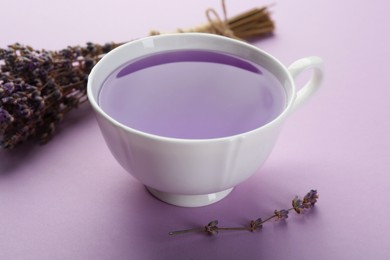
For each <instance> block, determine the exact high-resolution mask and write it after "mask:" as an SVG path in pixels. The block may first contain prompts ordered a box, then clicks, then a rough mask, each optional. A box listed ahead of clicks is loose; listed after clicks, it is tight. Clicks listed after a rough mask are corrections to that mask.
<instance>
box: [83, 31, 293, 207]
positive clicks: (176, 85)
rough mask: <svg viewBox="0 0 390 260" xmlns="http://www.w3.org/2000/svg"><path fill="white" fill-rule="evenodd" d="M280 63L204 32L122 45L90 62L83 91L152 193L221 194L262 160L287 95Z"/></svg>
mask: <svg viewBox="0 0 390 260" xmlns="http://www.w3.org/2000/svg"><path fill="white" fill-rule="evenodd" d="M290 84H292V81H291V77H290V76H289V74H288V72H287V70H286V69H285V68H284V67H283V66H282V65H281V64H280V63H279V62H277V61H276V60H275V59H274V58H272V57H271V56H269V55H268V54H266V53H263V52H261V51H260V50H258V49H257V48H255V47H252V46H250V45H248V44H245V43H242V42H239V41H236V40H231V39H227V38H224V37H219V36H214V35H203V34H179V35H165V36H154V37H149V38H145V39H141V40H138V41H134V42H130V43H128V44H125V45H123V46H121V47H118V48H117V49H115V50H114V51H112V52H110V53H109V54H107V55H106V56H105V57H103V58H102V60H101V61H100V62H99V63H98V64H97V65H96V66H95V68H94V69H93V71H92V72H91V74H90V78H89V82H88V96H89V99H90V100H91V103H92V105H93V107H94V109H95V110H96V112H97V113H96V114H97V119H98V122H99V125H100V128H101V131H102V133H103V136H104V138H105V140H106V143H107V145H108V147H109V148H110V150H111V152H112V154H113V155H114V157H115V158H116V159H117V160H118V162H119V163H120V164H121V165H122V166H123V167H124V168H125V169H126V170H127V171H128V172H129V173H131V174H132V175H133V176H134V177H136V178H137V179H138V180H139V181H140V182H141V183H143V184H145V185H146V186H147V187H148V189H149V191H150V192H151V193H152V194H153V195H155V196H156V197H158V198H159V199H161V200H163V201H165V202H168V203H170V204H174V205H178V206H190V207H192V206H204V205H208V204H211V203H214V202H216V201H219V200H220V199H222V198H223V197H225V196H226V195H227V194H229V193H230V191H231V190H232V188H233V187H234V186H236V185H237V184H239V183H240V182H242V181H244V180H245V179H247V178H248V177H250V176H251V175H252V174H253V173H254V172H256V171H257V169H258V168H259V167H260V166H261V165H262V164H263V162H264V161H265V160H266V158H267V157H268V155H269V154H270V152H271V150H272V148H273V146H274V143H275V141H276V138H277V135H278V132H279V127H280V123H281V121H282V119H283V118H284V115H285V114H286V113H287V112H286V111H287V110H288V108H289V107H290V106H291V102H292V100H293V97H292V96H293V87H292V86H291V85H290Z"/></svg>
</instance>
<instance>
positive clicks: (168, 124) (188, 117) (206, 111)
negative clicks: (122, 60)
mask: <svg viewBox="0 0 390 260" xmlns="http://www.w3.org/2000/svg"><path fill="white" fill-rule="evenodd" d="M285 96H286V95H285V91H284V88H283V86H282V85H281V83H280V82H279V81H278V80H277V79H276V78H275V76H274V75H272V74H271V73H270V72H268V71H267V70H266V69H264V68H262V67H260V66H259V65H256V64H254V63H252V62H249V61H246V60H244V59H241V58H239V57H236V56H233V55H230V54H226V53H222V52H214V51H204V50H185V51H170V52H161V53H155V54H153V55H150V56H145V57H142V58H140V59H137V60H133V61H130V62H129V63H127V64H125V65H123V66H121V67H119V68H118V69H116V70H115V71H114V72H113V73H111V75H110V76H109V77H108V78H107V79H106V80H105V82H104V84H103V86H102V88H101V90H100V93H99V105H100V107H101V108H102V109H103V110H104V111H105V112H106V113H107V114H108V115H109V116H111V117H112V118H114V119H115V120H117V121H118V122H120V123H122V124H124V125H126V126H128V127H131V128H134V129H137V130H140V131H143V132H146V133H150V134H154V135H159V136H165V137H173V138H185V139H209V138H219V137H225V136H232V135H236V134H240V133H243V132H247V131H250V130H253V129H256V128H258V127H260V126H262V125H264V124H266V123H268V122H270V121H272V120H273V119H274V118H275V117H277V116H278V115H279V114H280V113H281V112H282V111H283V109H284V107H285V102H286V101H285V99H286V97H285Z"/></svg>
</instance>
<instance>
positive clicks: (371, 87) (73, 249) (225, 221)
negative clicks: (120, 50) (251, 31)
mask: <svg viewBox="0 0 390 260" xmlns="http://www.w3.org/2000/svg"><path fill="white" fill-rule="evenodd" d="M259 4H260V5H262V3H259V1H255V0H248V1H228V2H227V6H228V12H229V13H230V14H237V13H239V12H242V11H245V10H248V9H250V8H252V7H255V6H258V5H259ZM264 4H267V3H264ZM2 6H5V9H4V10H5V11H4V10H3V12H2V24H3V26H2V28H3V29H2V32H1V34H0V45H1V47H4V46H6V45H7V44H9V43H13V42H16V41H18V42H21V43H27V44H30V45H32V46H33V47H35V48H46V49H60V48H63V47H66V46H67V45H74V44H83V43H84V42H86V41H94V42H99V43H105V42H109V41H116V42H122V41H125V40H128V39H134V38H137V37H142V36H144V35H146V34H147V32H148V31H149V30H150V29H160V30H162V31H170V30H174V29H176V28H177V27H179V26H181V27H183V28H186V27H191V26H194V25H198V24H201V23H203V22H204V21H205V20H206V19H205V18H204V17H203V16H202V15H203V13H204V10H205V9H206V8H208V7H215V8H216V9H217V10H220V7H219V2H217V1H215V2H213V3H211V2H210V1H205V0H202V1H193V0H191V1H173V0H172V1H169V0H168V1H160V2H156V1H150V0H145V1H127V2H123V1H119V0H117V1H112V2H110V5H107V4H106V3H104V2H103V1H94V2H92V1H84V2H80V1H75V0H71V1H66V2H65V1H63V2H62V3H59V2H56V3H54V2H50V1H43V0H41V1H7V3H6V4H4V5H2ZM59 7H60V8H59ZM389 7H390V4H389V2H386V1H382V0H376V1H375V0H374V1H370V2H367V1H360V2H359V1H352V0H347V1H335V0H330V1H322V2H321V1H307V0H306V1H305V0H297V1H294V2H291V1H286V0H284V1H278V2H277V4H276V5H275V6H273V7H272V12H273V17H274V19H275V21H276V25H277V31H276V34H275V36H274V37H272V38H269V39H266V40H263V41H259V42H256V43H255V44H256V45H257V46H258V47H261V48H263V49H264V50H266V51H269V52H270V53H272V54H273V55H275V56H276V57H278V58H279V59H280V60H281V61H282V62H283V63H285V64H286V65H288V64H290V63H292V62H293V61H294V60H296V59H298V58H301V57H304V56H308V55H318V56H321V57H323V58H324V60H325V62H326V79H325V83H324V85H323V88H322V90H321V91H319V93H318V95H316V96H315V97H314V98H313V99H312V100H311V101H310V102H308V103H307V104H305V105H304V106H303V107H302V109H300V110H298V111H296V113H294V114H293V115H291V117H290V118H289V119H288V120H287V122H286V124H285V127H284V128H283V129H282V130H283V131H282V134H281V136H280V139H279V142H278V143H277V146H276V148H275V150H274V152H273V154H272V155H271V157H270V158H269V160H268V161H267V163H266V165H265V166H264V168H263V169H261V171H259V172H258V173H257V174H256V175H254V176H253V177H252V178H251V179H249V180H248V181H246V182H245V183H243V184H242V185H240V186H238V187H237V188H236V189H235V190H234V191H233V192H232V193H231V194H230V195H229V196H228V197H227V198H226V199H224V200H223V201H221V202H219V203H217V204H215V205H212V206H208V207H203V208H194V209H187V208H179V207H174V206H170V205H167V204H164V203H162V202H159V201H158V200H156V199H154V198H153V197H151V196H150V195H149V194H148V193H147V192H146V190H145V189H144V188H143V186H142V185H141V184H139V183H138V182H137V181H136V180H134V179H133V178H132V177H131V176H130V175H128V174H127V173H126V172H125V171H124V170H122V169H121V168H120V166H119V165H118V164H117V163H116V162H115V161H114V159H113V158H112V156H111V155H110V153H109V151H108V149H107V148H106V146H105V144H104V142H103V139H102V137H101V134H100V132H99V129H98V126H97V123H96V121H95V119H94V116H93V114H92V113H91V109H90V108H89V107H87V106H85V107H82V108H81V109H80V110H79V111H76V112H75V113H72V115H71V116H70V118H68V120H66V121H65V123H64V124H63V125H62V127H61V131H60V132H59V133H58V135H57V136H56V137H55V138H54V140H53V141H52V142H50V143H49V144H47V145H45V146H41V147H39V146H31V145H27V146H23V147H19V148H17V149H15V150H14V151H10V152H7V151H0V259H40V260H42V259H43V260H45V259H389V258H390V248H389V246H388V245H389V242H390V233H389V232H388V230H390V221H389V219H388V216H389V214H390V209H389V207H388V205H389V202H390V196H389V195H390V190H389V188H390V187H389V186H390V160H389V155H390V138H389V132H390V120H389V118H390V102H389V97H390V88H389V80H388V74H389V58H390V49H389V47H388V46H390V34H389V33H388V32H389V31H390V30H389V29H390V18H389V16H388V11H387V10H388V9H389ZM163 10H164V11H163ZM69 13H72V16H71V17H72V18H69V17H70V16H69V15H67V14H69ZM304 79H305V76H303V77H302V79H300V80H299V81H300V82H302V81H304ZM311 188H316V189H318V191H319V194H320V200H319V203H318V207H316V209H315V210H313V211H312V212H310V213H308V214H306V215H304V216H295V215H294V214H292V215H291V216H290V218H289V219H288V221H287V222H286V223H269V224H267V225H265V227H264V229H263V230H262V231H261V232H256V233H249V232H248V233H246V232H234V233H233V232H223V233H221V234H219V235H218V236H216V237H208V236H203V235H201V234H193V235H184V236H177V237H169V236H168V235H167V234H168V232H169V231H172V230H175V229H182V228H190V227H195V226H198V225H205V224H207V223H208V222H209V221H211V220H214V219H218V220H219V221H220V223H221V224H220V225H221V226H222V225H223V226H236V225H243V224H245V223H247V222H248V220H251V219H256V218H258V217H266V216H267V215H268V214H270V213H271V212H273V210H274V209H281V208H285V207H288V206H289V204H290V200H291V199H292V198H293V196H295V195H303V194H304V193H305V192H307V191H308V190H309V189H311Z"/></svg>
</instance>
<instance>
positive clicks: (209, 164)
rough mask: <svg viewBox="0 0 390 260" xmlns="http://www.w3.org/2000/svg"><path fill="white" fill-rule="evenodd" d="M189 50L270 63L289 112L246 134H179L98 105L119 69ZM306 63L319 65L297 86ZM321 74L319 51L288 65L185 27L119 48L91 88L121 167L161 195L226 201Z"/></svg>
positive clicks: (180, 201)
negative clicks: (153, 130) (150, 129)
mask: <svg viewBox="0 0 390 260" xmlns="http://www.w3.org/2000/svg"><path fill="white" fill-rule="evenodd" d="M187 49H188V50H192V49H197V50H211V51H222V52H226V53H230V54H234V55H235V56H238V57H241V58H243V59H245V60H248V61H250V62H253V63H256V64H258V65H261V66H262V67H263V68H266V69H267V70H268V71H270V72H271V73H272V74H273V75H275V76H276V78H277V79H278V80H279V81H280V82H281V86H282V87H283V88H284V92H285V94H286V102H285V108H284V110H283V111H282V112H281V113H280V114H279V115H278V116H277V117H276V118H274V119H273V120H272V121H271V122H269V123H267V124H265V125H263V126H261V127H258V128H256V129H253V130H250V131H247V132H244V133H240V134H236V135H232V136H225V137H220V138H210V139H180V138H171V137H165V136H159V135H154V134H150V133H146V132H142V131H139V130H136V129H134V128H131V127H129V126H126V125H124V124H122V123H120V122H118V121H116V120H115V119H113V118H112V117H111V116H110V115H108V114H107V113H106V112H105V111H104V110H103V109H102V108H101V107H100V106H99V92H100V90H101V88H102V85H103V83H104V81H105V79H106V78H107V77H108V76H109V75H110V73H112V72H113V71H114V70H116V69H117V68H118V67H120V66H122V65H123V64H126V63H128V62H129V61H131V60H133V59H137V58H140V57H142V56H145V55H150V54H153V53H157V52H162V51H174V50H187ZM307 69H311V70H312V71H313V73H312V76H311V78H310V79H309V80H308V82H307V83H306V84H305V85H304V86H303V87H302V88H300V89H299V91H298V90H296V88H295V84H294V77H296V76H297V75H298V74H300V73H301V72H302V71H304V70H307ZM322 78H323V70H322V60H321V59H320V58H318V57H307V58H303V59H300V60H298V61H296V62H294V63H293V64H292V65H291V66H290V67H288V68H286V67H285V66H284V65H282V64H281V63H280V62H279V61H278V60H277V59H275V58H274V57H273V56H271V55H270V54H268V53H266V52H264V51H262V50H260V49H258V48H256V47H255V46H253V45H250V44H248V43H245V42H242V41H238V40H234V39H230V38H226V37H223V36H217V35H211V34H202V33H184V34H167V35H159V36H152V37H147V38H143V39H139V40H135V41H132V42H129V43H126V44H124V45H122V46H120V47H118V48H116V49H114V50H113V51H111V52H109V53H108V54H106V55H105V56H104V57H103V58H102V59H101V60H100V61H99V62H98V63H97V64H96V66H95V67H94V68H93V69H92V71H91V73H90V75H89V80H88V88H87V91H88V98H89V100H90V103H91V104H92V107H93V108H94V110H95V112H96V115H97V121H98V123H99V126H100V129H101V132H102V133H103V136H104V139H105V141H106V143H107V145H108V147H109V149H110V150H111V153H112V154H113V155H114V157H115V158H116V160H117V161H118V162H119V163H120V164H121V165H122V167H123V168H124V169H126V170H127V171H128V172H129V173H130V174H132V175H133V176H134V177H135V178H136V179H138V180H139V181H140V182H141V183H143V184H144V185H145V186H146V187H147V189H148V190H149V191H150V193H152V194H153V195H154V196H155V197H157V198H159V199H160V200H162V201H165V202H167V203H170V204H173V205H177V206H184V207H198V206H205V205H209V204H212V203H214V202H217V201H219V200H221V199H222V198H224V197H225V196H227V195H228V194H229V193H230V192H231V191H232V189H233V188H234V187H235V186H236V185H238V184H239V183H241V182H243V181H245V180H246V179H247V178H249V177H250V176H251V175H253V174H254V173H255V172H256V171H257V170H258V169H259V168H260V167H261V166H262V165H263V163H264V162H265V160H266V159H267V157H268V156H269V154H270V153H271V150H272V148H273V147H274V144H275V142H276V139H277V137H278V134H279V130H280V127H281V125H282V123H283V121H284V120H285V118H286V117H287V116H288V114H289V113H290V112H291V111H292V110H294V109H295V108H296V107H298V106H300V105H301V104H302V103H303V102H305V101H306V100H307V99H308V98H309V97H310V96H312V94H313V93H314V92H315V91H316V90H317V88H318V87H319V86H320V84H321V81H322ZM238 87H239V86H238ZM172 102H174V101H172ZM205 127H207V126H205Z"/></svg>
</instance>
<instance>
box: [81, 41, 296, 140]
mask: <svg viewBox="0 0 390 260" xmlns="http://www.w3.org/2000/svg"><path fill="white" fill-rule="evenodd" d="M177 37H179V38H188V39H187V40H189V39H190V38H191V37H196V38H201V37H203V38H209V39H215V40H221V41H226V42H230V43H232V44H238V45H241V46H244V47H245V48H248V49H250V50H252V51H255V52H257V53H260V54H261V55H263V56H265V57H266V58H268V59H270V60H272V62H273V63H274V64H275V65H276V66H277V67H278V68H280V69H281V70H283V74H284V75H285V76H286V81H287V82H288V84H289V85H290V86H291V87H290V88H291V95H287V94H286V95H287V96H288V98H287V102H286V105H285V108H284V109H283V111H282V112H281V113H279V115H278V116H276V117H275V118H273V119H272V120H271V121H269V122H267V123H266V124H264V125H261V126H259V127H257V128H254V129H252V130H249V131H246V132H242V133H238V134H234V135H229V136H221V137H214V138H199V139H198V138H197V139H191V138H178V137H169V136H163V135H157V134H152V133H147V132H144V131H141V130H137V129H135V128H132V127H130V126H127V125H125V124H122V123H120V122H119V121H117V120H115V119H114V118H112V117H111V116H110V115H108V114H107V113H106V112H105V111H104V110H103V109H102V108H101V107H100V106H99V104H98V102H97V100H96V98H95V95H94V93H93V89H94V88H97V89H98V90H100V89H101V84H100V85H99V86H98V87H94V84H93V79H94V77H95V74H97V73H99V70H101V69H102V67H103V66H105V61H106V60H107V59H109V58H110V57H111V56H113V55H118V54H117V53H121V52H122V51H123V50H126V49H128V48H130V46H133V45H137V44H140V43H142V42H144V41H148V40H152V39H153V38H155V39H156V38H177ZM123 64H124V63H122V65H123ZM120 66H121V65H119V66H117V68H118V67H120ZM114 70H115V69H114ZM114 70H110V72H109V73H107V75H106V76H105V78H106V77H108V76H109V74H110V73H111V72H112V71H114ZM87 97H88V100H89V102H90V104H91V106H92V107H93V109H94V110H95V111H96V112H97V113H98V114H99V115H101V116H103V117H104V118H105V119H106V120H108V121H109V122H110V123H111V124H113V125H115V126H116V127H119V128H121V129H123V130H125V131H126V132H132V133H135V134H137V135H140V136H143V137H146V138H149V139H158V140H161V141H170V142H180V143H183V142H184V143H202V142H210V141H226V140H231V139H234V138H239V137H243V136H247V135H251V134H254V133H256V132H258V131H262V130H263V129H266V128H269V127H270V126H271V125H275V124H278V123H281V121H282V120H284V118H285V117H286V116H287V115H288V113H289V111H290V110H291V108H292V106H293V103H294V100H295V98H296V89H295V84H294V80H293V78H292V76H291V74H290V73H289V71H288V69H287V67H286V66H284V65H283V64H282V63H281V62H280V61H279V60H278V59H276V58H275V57H274V56H273V55H271V54H269V53H268V52H266V51H264V50H261V49H259V48H258V47H256V46H254V45H251V44H249V43H247V42H243V41H240V40H237V39H233V38H228V37H226V36H220V35H215V34H209V33H171V34H162V35H153V36H147V37H143V38H140V39H136V40H133V41H130V42H127V43H124V44H122V45H121V46H118V47H116V48H115V49H113V50H111V51H110V52H108V53H107V54H105V55H104V56H103V57H102V58H101V59H100V60H99V61H98V62H97V63H96V64H95V66H94V67H93V68H92V70H91V72H90V74H89V76H88V82H87Z"/></svg>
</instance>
